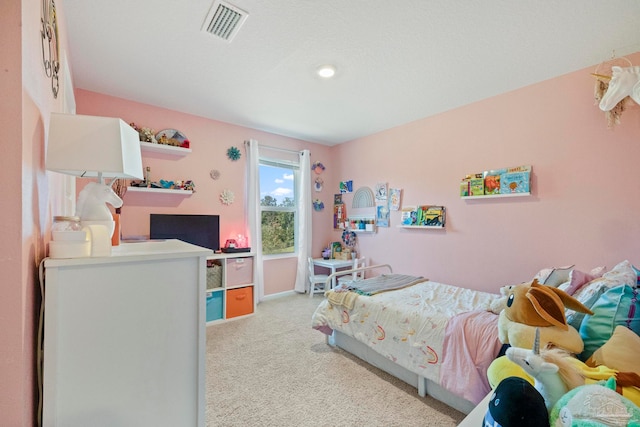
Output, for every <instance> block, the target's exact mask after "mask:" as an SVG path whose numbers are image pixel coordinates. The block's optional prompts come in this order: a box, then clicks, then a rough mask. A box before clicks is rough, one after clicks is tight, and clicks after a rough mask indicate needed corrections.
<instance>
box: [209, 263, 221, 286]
mask: <svg viewBox="0 0 640 427" xmlns="http://www.w3.org/2000/svg"><path fill="white" fill-rule="evenodd" d="M220 287H222V266H220V265H217V264H213V265H211V266H207V289H213V288H220Z"/></svg>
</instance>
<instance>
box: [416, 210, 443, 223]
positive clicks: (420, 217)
mask: <svg viewBox="0 0 640 427" xmlns="http://www.w3.org/2000/svg"><path fill="white" fill-rule="evenodd" d="M416 216H417V218H416V225H423V226H430V227H444V223H445V208H444V206H418V208H417V212H416Z"/></svg>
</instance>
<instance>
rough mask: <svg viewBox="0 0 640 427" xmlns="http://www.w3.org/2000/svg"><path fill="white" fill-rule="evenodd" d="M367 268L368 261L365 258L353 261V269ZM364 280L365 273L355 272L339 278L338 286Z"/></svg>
mask: <svg viewBox="0 0 640 427" xmlns="http://www.w3.org/2000/svg"><path fill="white" fill-rule="evenodd" d="M366 266H367V259H366V258H365V257H362V258H356V259H354V260H353V267H352V269H354V270H355V269H356V268H364V267H366ZM357 280H364V271H354V272H353V273H350V274H345V275H344V276H340V277H338V284H339V285H340V284H348V283H350V282H353V281H357Z"/></svg>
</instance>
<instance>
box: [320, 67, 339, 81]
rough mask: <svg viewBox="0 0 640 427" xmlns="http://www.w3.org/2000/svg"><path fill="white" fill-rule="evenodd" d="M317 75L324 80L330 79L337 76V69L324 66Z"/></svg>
mask: <svg viewBox="0 0 640 427" xmlns="http://www.w3.org/2000/svg"><path fill="white" fill-rule="evenodd" d="M317 73H318V75H319V76H320V77H322V78H323V79H330V78H331V77H333V76H334V75H335V74H336V67H334V66H333V65H323V66H322V67H319V68H318V71H317Z"/></svg>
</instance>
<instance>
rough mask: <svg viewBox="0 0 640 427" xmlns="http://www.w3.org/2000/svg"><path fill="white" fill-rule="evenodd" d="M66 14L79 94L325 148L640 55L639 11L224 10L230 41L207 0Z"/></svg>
mask: <svg viewBox="0 0 640 427" xmlns="http://www.w3.org/2000/svg"><path fill="white" fill-rule="evenodd" d="M58 3H59V4H60V3H61V4H62V9H61V11H62V16H61V19H63V21H66V28H67V29H68V36H69V45H70V52H68V53H67V56H68V59H69V63H70V66H71V69H72V79H73V83H74V86H75V87H76V88H81V89H87V90H90V91H95V92H99V93H105V94H109V95H113V96H117V97H121V98H125V99H130V100H133V101H138V102H142V103H146V104H152V105H156V106H160V107H165V108H168V109H172V110H176V111H181V112H185V113H190V114H194V115H198V116H202V117H207V118H211V119H215V120H220V121H224V122H228V123H233V124H237V125H242V126H246V127H249V128H255V129H260V130H264V131H268V132H272V133H276V134H280V135H285V136H290V137H294V138H299V139H302V140H306V141H311V142H317V143H321V144H326V145H334V144H339V143H342V142H345V141H349V140H352V139H354V138H358V137H362V136H366V135H370V134H373V133H376V132H380V131H382V130H385V129H389V128H392V127H395V126H398V125H401V124H404V123H408V122H411V121H414V120H417V119H420V118H423V117H427V116H431V115H434V114H438V113H441V112H443V111H447V110H451V109H453V108H456V107H460V106H462V105H465V104H468V103H471V102H475V101H478V100H481V99H484V98H488V97H491V96H494V95H497V94H500V93H504V92H507V91H510V90H513V89H517V88H520V87H523V86H526V85H530V84H533V83H536V82H540V81H543V80H546V79H549V78H552V77H555V76H558V75H562V74H566V73H569V72H572V71H576V70H579V69H582V68H585V67H590V66H593V65H594V64H598V63H600V62H601V61H604V60H607V59H609V58H610V57H611V56H612V54H614V53H615V55H616V56H623V55H627V54H630V53H633V52H638V51H640V1H638V0H606V1H605V0H598V1H595V0H532V1H517V0H484V1H481V0H439V1H436V0H387V1H381V0H270V1H266V0H230V1H229V3H230V4H232V5H234V6H236V7H238V8H240V9H242V10H244V11H246V12H247V13H248V19H247V20H246V22H245V23H244V25H243V26H242V28H241V29H240V31H239V33H238V34H237V36H236V37H235V38H234V39H233V41H231V42H230V43H229V42H226V41H223V40H221V39H218V38H216V37H214V36H212V35H211V34H208V33H206V32H204V31H202V29H201V28H202V25H203V23H204V21H205V18H206V17H207V14H208V12H209V10H210V8H211V7H212V4H213V0H110V1H87V0H58ZM325 63H331V64H334V65H335V66H336V68H337V74H336V76H335V77H334V78H333V79H331V80H321V79H320V78H318V77H316V76H315V74H314V71H315V69H316V68H317V67H318V66H319V65H322V64H325Z"/></svg>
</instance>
